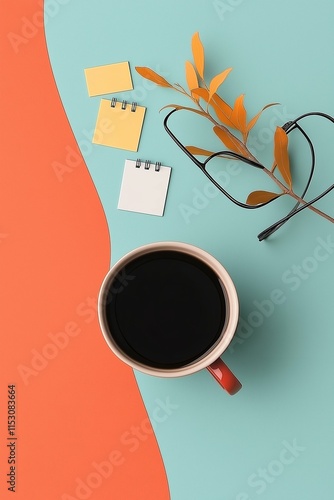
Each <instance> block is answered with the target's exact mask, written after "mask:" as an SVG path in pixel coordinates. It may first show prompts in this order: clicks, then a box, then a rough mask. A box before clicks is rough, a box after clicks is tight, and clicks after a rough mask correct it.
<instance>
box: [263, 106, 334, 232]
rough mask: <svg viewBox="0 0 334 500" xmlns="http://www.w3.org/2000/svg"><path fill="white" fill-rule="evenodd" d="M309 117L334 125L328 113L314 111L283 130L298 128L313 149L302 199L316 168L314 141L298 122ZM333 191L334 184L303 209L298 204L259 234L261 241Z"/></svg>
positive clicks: (287, 125)
mask: <svg viewBox="0 0 334 500" xmlns="http://www.w3.org/2000/svg"><path fill="white" fill-rule="evenodd" d="M308 116H320V117H322V118H325V119H327V120H329V121H330V122H332V123H334V118H333V117H332V116H330V115H328V114H327V113H322V112H317V111H314V112H310V113H305V114H304V115H301V116H299V117H298V118H296V119H295V120H293V121H291V122H287V123H286V124H285V125H283V127H282V128H284V129H285V130H286V131H287V133H289V132H291V131H292V130H294V128H296V127H297V128H298V129H299V130H300V131H301V132H302V134H303V135H304V137H305V138H306V140H307V142H308V143H309V146H310V149H311V155H312V167H311V172H310V176H309V179H308V182H307V184H306V187H305V189H304V192H303V194H302V196H301V197H302V198H303V197H304V196H305V194H306V192H307V190H308V188H309V185H310V182H311V179H312V177H313V173H314V166H315V152H314V148H313V144H312V141H311V139H310V138H309V137H308V135H307V134H306V133H305V131H304V130H303V129H302V128H301V127H300V126H299V125H298V121H300V120H302V119H303V118H306V117H308ZM333 189H334V184H332V185H331V186H329V188H327V189H326V190H325V191H323V192H322V193H321V194H320V195H318V196H316V197H315V198H313V200H311V201H309V202H307V203H305V204H303V205H302V206H301V207H299V205H300V203H299V202H298V203H296V205H295V206H294V207H293V209H292V210H291V211H290V212H289V213H288V215H286V216H285V217H283V218H282V219H280V220H279V221H277V222H275V223H274V224H272V225H271V226H269V227H268V228H267V229H265V230H264V231H262V232H261V233H260V234H258V239H259V241H262V240H264V239H266V238H268V236H270V235H271V234H273V233H274V232H275V231H277V229H279V228H280V227H281V226H282V225H283V224H285V222H287V221H288V220H290V219H291V218H292V217H293V216H294V215H296V214H297V213H299V212H301V211H302V210H304V209H305V208H307V207H309V206H310V205H312V204H313V203H316V202H317V201H319V200H320V199H321V198H323V197H324V196H326V194H328V193H329V192H330V191H332V190H333ZM297 207H299V208H297Z"/></svg>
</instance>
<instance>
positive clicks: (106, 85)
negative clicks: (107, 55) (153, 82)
mask: <svg viewBox="0 0 334 500" xmlns="http://www.w3.org/2000/svg"><path fill="white" fill-rule="evenodd" d="M85 77H86V83H87V89H88V94H89V96H90V97H92V96H96V95H102V94H111V93H113V92H123V91H125V90H132V89H133V85H132V78H131V73H130V67H129V63H128V62H127V61H126V62H120V63H114V64H106V65H105V66H95V67H94V68H87V69H85Z"/></svg>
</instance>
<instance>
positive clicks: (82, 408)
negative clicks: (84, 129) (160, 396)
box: [0, 0, 169, 500]
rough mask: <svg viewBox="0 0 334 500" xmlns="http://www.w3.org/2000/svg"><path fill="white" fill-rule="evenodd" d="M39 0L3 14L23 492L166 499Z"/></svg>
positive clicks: (6, 333) (9, 283) (12, 361)
mask: <svg viewBox="0 0 334 500" xmlns="http://www.w3.org/2000/svg"><path fill="white" fill-rule="evenodd" d="M66 3H67V2H65V1H60V0H59V1H58V0H55V1H54V2H49V5H50V6H51V4H52V5H54V6H56V7H57V8H58V9H66ZM41 5H42V2H40V1H32V0H29V1H27V0H17V1H16V2H12V1H9V0H6V1H4V2H3V4H2V12H3V15H2V18H1V54H2V55H3V58H2V61H3V63H2V64H3V68H4V72H3V76H5V79H3V78H2V79H1V84H0V85H1V110H2V119H1V127H2V132H1V143H2V148H1V154H2V167H1V182H0V190H1V212H0V273H1V274H0V277H1V279H0V291H1V305H2V313H1V315H0V331H1V339H2V343H1V351H0V352H1V354H0V358H1V359H0V365H1V394H2V398H1V399H2V405H1V422H2V424H1V428H2V440H3V443H4V441H5V440H6V439H7V438H8V437H9V439H8V443H12V447H13V449H14V450H15V471H14V475H15V478H14V479H13V482H14V484H15V489H16V496H15V498H17V499H22V500H46V499H47V500H73V499H86V498H92V499H93V500H95V499H97V500H104V499H106V498H108V499H109V498H110V499H115V500H132V499H133V500H138V499H145V500H150V499H152V500H153V499H154V500H160V499H166V498H168V497H169V493H168V485H167V480H166V476H165V471H164V468H163V464H162V460H161V456H160V453H159V449H158V446H157V443H156V440H155V438H154V435H153V431H152V427H151V425H150V423H149V420H148V418H147V414H146V411H145V408H144V405H143V402H142V399H141V396H140V393H139V391H138V387H137V384H136V381H135V378H134V375H133V372H132V370H130V369H128V368H127V367H125V366H124V365H123V364H121V363H120V362H119V361H118V360H116V358H115V357H113V356H112V354H111V353H110V350H109V349H108V347H107V345H106V343H105V341H104V339H103V337H102V334H101V332H100V330H99V326H98V322H97V315H96V298H97V294H98V290H99V287H100V284H101V282H102V279H103V277H104V275H105V273H106V272H107V270H108V268H109V262H110V242H109V234H108V227H107V223H106V219H105V216H104V213H103V209H102V207H101V203H100V201H99V198H98V196H97V193H96V190H95V188H94V185H93V183H92V179H91V178H90V175H89V173H88V170H87V168H86V166H85V164H84V160H83V158H82V156H81V153H80V151H79V149H78V146H77V143H76V141H75V138H74V136H73V133H72V130H71V128H70V126H69V123H68V120H67V117H66V115H65V112H64V109H63V106H62V103H61V100H60V97H59V95H58V91H57V88H56V85H55V82H54V79H53V75H52V71H51V69H50V63H49V58H48V53H47V48H46V42H45V35H44V28H43V11H42V7H41ZM56 7H55V8H56ZM50 8H51V7H50ZM50 22H51V21H50ZM52 22H57V20H56V15H55V17H54V19H52ZM65 174H66V175H65ZM8 384H15V390H16V402H17V403H16V428H15V436H12V437H10V436H9V434H8V431H6V425H7V424H6V421H7V403H6V401H7V385H8ZM11 404H12V403H11ZM6 432H7V434H6ZM14 437H16V438H17V440H14ZM14 441H15V445H14V444H13V443H14ZM9 452H10V447H6V446H4V444H3V445H2V446H1V447H0V464H1V466H0V469H1V470H0V477H1V478H2V479H1V483H0V497H1V498H2V499H6V498H12V492H10V491H8V489H7V488H8V487H10V483H7V484H6V482H5V480H4V479H3V478H4V476H5V475H6V474H7V473H9V472H10V465H9V464H8V462H7V458H8V454H9ZM12 474H13V469H12ZM13 477H14V476H13Z"/></svg>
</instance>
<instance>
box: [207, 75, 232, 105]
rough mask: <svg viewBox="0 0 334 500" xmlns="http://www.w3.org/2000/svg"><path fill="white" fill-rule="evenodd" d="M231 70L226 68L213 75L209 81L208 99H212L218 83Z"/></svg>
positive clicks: (219, 83)
mask: <svg viewBox="0 0 334 500" xmlns="http://www.w3.org/2000/svg"><path fill="white" fill-rule="evenodd" d="M231 71H232V68H227V69H225V70H224V71H222V72H221V73H219V74H218V75H216V76H214V77H213V78H212V80H211V82H210V86H209V93H210V95H209V100H211V99H212V96H213V94H215V93H216V92H217V90H218V88H219V87H220V85H221V84H222V83H223V82H224V81H225V80H226V77H227V76H228V74H229V73H230V72H231Z"/></svg>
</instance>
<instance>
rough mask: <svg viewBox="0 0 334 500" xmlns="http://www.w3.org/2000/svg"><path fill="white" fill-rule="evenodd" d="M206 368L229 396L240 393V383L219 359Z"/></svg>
mask: <svg viewBox="0 0 334 500" xmlns="http://www.w3.org/2000/svg"><path fill="white" fill-rule="evenodd" d="M206 368H207V370H209V372H210V373H211V375H212V376H213V377H214V378H215V379H216V380H217V382H218V383H219V384H220V385H221V386H222V387H223V389H225V390H226V391H227V392H228V393H229V394H231V396H232V395H233V394H236V393H237V392H238V391H240V389H241V387H242V385H241V383H240V382H239V380H238V379H237V377H236V376H235V375H233V373H232V372H231V370H230V369H229V367H228V366H227V365H225V363H224V361H223V360H222V359H221V358H218V359H216V361H214V362H213V363H211V365H209V366H207V367H206Z"/></svg>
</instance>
